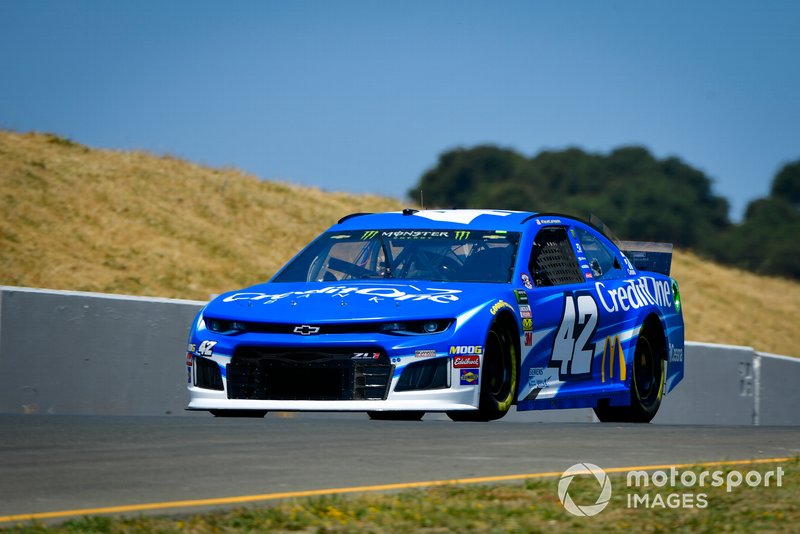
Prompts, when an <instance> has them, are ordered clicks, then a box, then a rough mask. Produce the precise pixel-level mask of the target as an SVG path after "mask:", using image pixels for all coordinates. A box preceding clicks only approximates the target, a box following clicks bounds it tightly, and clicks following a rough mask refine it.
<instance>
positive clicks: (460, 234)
mask: <svg viewBox="0 0 800 534" xmlns="http://www.w3.org/2000/svg"><path fill="white" fill-rule="evenodd" d="M470 233H471V232H465V231H463V230H458V231H456V232H455V234H456V236H455V237H456V240H457V241H464V240H466V239H469V234H470Z"/></svg>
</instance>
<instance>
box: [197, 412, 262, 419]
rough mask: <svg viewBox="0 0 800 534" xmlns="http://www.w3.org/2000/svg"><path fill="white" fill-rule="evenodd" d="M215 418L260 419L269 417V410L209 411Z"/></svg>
mask: <svg viewBox="0 0 800 534" xmlns="http://www.w3.org/2000/svg"><path fill="white" fill-rule="evenodd" d="M209 411H210V412H211V415H213V416H214V417H250V418H254V419H260V418H262V417H264V416H265V415H267V410H209Z"/></svg>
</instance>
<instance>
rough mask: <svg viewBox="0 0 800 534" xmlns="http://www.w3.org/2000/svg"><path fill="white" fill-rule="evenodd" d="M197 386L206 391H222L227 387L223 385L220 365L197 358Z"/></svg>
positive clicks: (195, 366)
mask: <svg viewBox="0 0 800 534" xmlns="http://www.w3.org/2000/svg"><path fill="white" fill-rule="evenodd" d="M194 369H195V384H194V385H195V386H197V387H199V388H204V389H215V390H217V391H222V390H223V389H225V387H224V386H223V385H222V373H221V372H220V370H219V365H217V363H216V362H215V361H213V360H209V359H208V358H200V357H195V359H194Z"/></svg>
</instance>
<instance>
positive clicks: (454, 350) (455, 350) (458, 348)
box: [450, 345, 483, 354]
mask: <svg viewBox="0 0 800 534" xmlns="http://www.w3.org/2000/svg"><path fill="white" fill-rule="evenodd" d="M450 354H483V346H482V345H453V346H452V347H450Z"/></svg>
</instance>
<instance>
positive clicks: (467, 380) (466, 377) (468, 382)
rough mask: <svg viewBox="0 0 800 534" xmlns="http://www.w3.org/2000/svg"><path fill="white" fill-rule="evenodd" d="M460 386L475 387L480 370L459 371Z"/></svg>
mask: <svg viewBox="0 0 800 534" xmlns="http://www.w3.org/2000/svg"><path fill="white" fill-rule="evenodd" d="M459 372H460V377H461V385H462V386H477V385H478V373H479V372H480V369H459Z"/></svg>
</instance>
